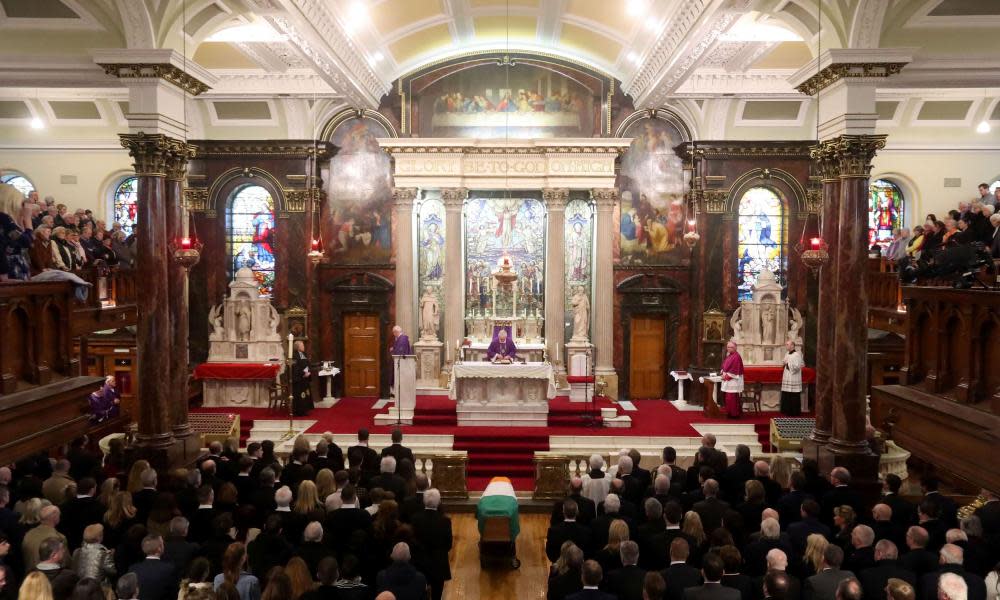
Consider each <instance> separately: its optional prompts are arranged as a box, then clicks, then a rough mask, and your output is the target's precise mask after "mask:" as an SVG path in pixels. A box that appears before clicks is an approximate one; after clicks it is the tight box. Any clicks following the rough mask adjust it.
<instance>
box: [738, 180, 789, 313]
mask: <svg viewBox="0 0 1000 600" xmlns="http://www.w3.org/2000/svg"><path fill="white" fill-rule="evenodd" d="M732 198H733V199H735V200H734V201H735V203H736V204H735V213H736V229H737V246H736V253H735V256H734V257H733V258H735V259H736V267H737V268H736V272H735V274H736V289H737V296H738V297H739V299H740V300H744V299H748V298H749V297H750V294H751V293H752V292H753V287H754V285H755V284H756V283H757V278H758V277H759V276H760V274H761V273H762V272H763V271H765V270H766V271H771V272H772V273H774V275H775V276H776V277H777V279H778V281H779V282H784V281H785V272H786V271H787V269H788V251H787V250H788V240H787V239H786V238H787V235H788V229H789V227H788V220H789V214H788V213H789V211H788V201H787V199H786V198H785V197H784V194H783V193H782V190H780V189H779V187H778V186H775V185H768V182H761V183H760V184H758V185H753V186H744V187H743V188H742V189H740V190H739V193H738V194H733V195H732Z"/></svg>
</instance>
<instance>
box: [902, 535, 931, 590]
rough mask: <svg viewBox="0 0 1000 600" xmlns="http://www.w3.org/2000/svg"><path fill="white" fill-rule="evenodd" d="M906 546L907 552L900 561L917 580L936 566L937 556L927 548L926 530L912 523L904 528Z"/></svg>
mask: <svg viewBox="0 0 1000 600" xmlns="http://www.w3.org/2000/svg"><path fill="white" fill-rule="evenodd" d="M906 547H907V548H909V552H907V553H906V554H904V555H903V558H902V560H901V561H900V563H901V564H902V567H903V568H904V569H906V570H907V571H910V572H912V573H913V574H914V576H916V578H917V580H918V581H919V580H920V578H921V577H923V576H924V575H925V574H927V573H930V572H931V571H934V570H936V569H937V567H938V556H937V555H936V554H934V553H933V552H931V551H930V550H928V549H927V530H926V529H924V528H923V527H920V526H919V525H914V526H913V527H910V528H909V529H907V530H906Z"/></svg>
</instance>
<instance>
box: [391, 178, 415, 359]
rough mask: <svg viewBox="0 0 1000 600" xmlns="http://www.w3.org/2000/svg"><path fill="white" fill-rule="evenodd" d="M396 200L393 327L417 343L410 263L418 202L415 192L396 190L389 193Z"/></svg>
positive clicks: (411, 267)
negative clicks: (399, 328)
mask: <svg viewBox="0 0 1000 600" xmlns="http://www.w3.org/2000/svg"><path fill="white" fill-rule="evenodd" d="M392 198H393V200H395V207H394V211H395V220H396V325H399V326H400V327H402V328H403V332H404V333H406V334H407V335H409V336H410V339H411V340H416V339H417V338H418V337H419V336H418V335H417V329H416V325H417V322H416V320H415V318H414V314H413V306H414V298H415V296H414V295H413V282H414V279H415V277H416V275H415V274H416V270H415V266H414V264H415V263H414V259H413V248H414V240H413V202H414V200H416V198H417V188H396V189H395V190H393V192H392Z"/></svg>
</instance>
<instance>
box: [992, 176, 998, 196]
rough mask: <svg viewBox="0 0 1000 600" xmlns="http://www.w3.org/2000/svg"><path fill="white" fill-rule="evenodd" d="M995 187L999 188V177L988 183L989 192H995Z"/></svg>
mask: <svg viewBox="0 0 1000 600" xmlns="http://www.w3.org/2000/svg"><path fill="white" fill-rule="evenodd" d="M997 188H1000V179H997V180H996V181H994V182H993V183H991V184H990V193H991V194H995V193H997Z"/></svg>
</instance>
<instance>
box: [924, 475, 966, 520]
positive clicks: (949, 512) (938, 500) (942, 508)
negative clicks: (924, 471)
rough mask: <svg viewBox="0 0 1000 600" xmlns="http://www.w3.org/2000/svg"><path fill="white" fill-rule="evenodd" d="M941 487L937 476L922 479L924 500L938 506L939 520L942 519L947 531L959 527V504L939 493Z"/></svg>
mask: <svg viewBox="0 0 1000 600" xmlns="http://www.w3.org/2000/svg"><path fill="white" fill-rule="evenodd" d="M940 487H941V479H940V478H938V477H937V476H936V475H933V474H930V475H924V476H923V477H921V478H920V488H921V489H922V490H923V491H924V500H929V501H931V502H933V503H934V504H937V506H938V512H937V518H939V519H941V522H942V523H944V529H945V531H947V530H948V529H954V528H956V527H958V504H957V503H956V502H955V501H954V500H952V499H951V498H949V497H948V496H945V495H944V494H942V493H941V492H940V491H938V488H940ZM928 533H929V531H928Z"/></svg>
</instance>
